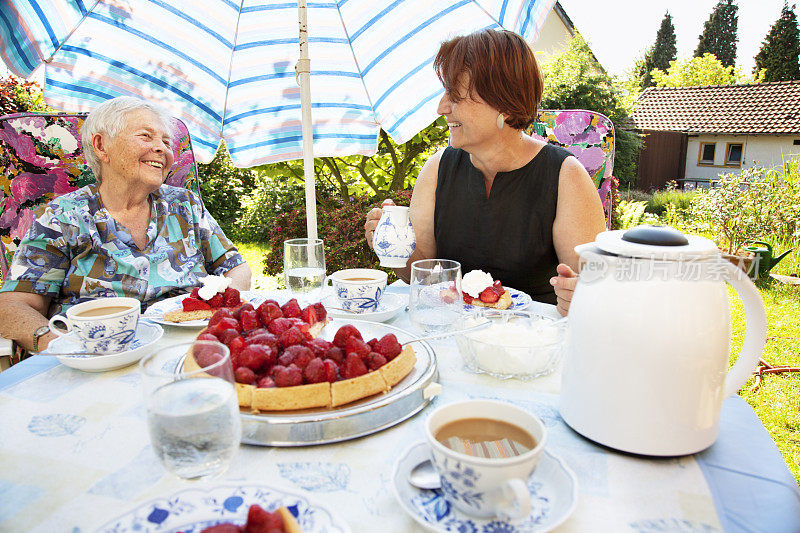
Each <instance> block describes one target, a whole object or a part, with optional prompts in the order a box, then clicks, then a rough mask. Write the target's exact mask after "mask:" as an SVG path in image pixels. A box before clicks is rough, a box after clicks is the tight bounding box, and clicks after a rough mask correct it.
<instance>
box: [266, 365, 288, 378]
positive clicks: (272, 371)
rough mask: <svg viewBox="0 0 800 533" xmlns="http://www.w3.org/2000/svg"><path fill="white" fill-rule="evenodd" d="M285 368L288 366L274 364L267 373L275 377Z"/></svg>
mask: <svg viewBox="0 0 800 533" xmlns="http://www.w3.org/2000/svg"><path fill="white" fill-rule="evenodd" d="M284 368H286V367H285V366H283V365H272V368H270V369H269V370H268V371H267V375H268V376H270V377H271V378H273V379H275V376H276V375H277V374H278V372H280V371H281V370H283V369H284Z"/></svg>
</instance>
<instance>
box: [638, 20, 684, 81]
mask: <svg viewBox="0 0 800 533" xmlns="http://www.w3.org/2000/svg"><path fill="white" fill-rule="evenodd" d="M677 57H678V48H677V46H676V45H675V26H674V25H673V24H672V15H670V14H669V11H667V12H666V14H665V15H664V18H663V19H662V20H661V27H659V28H658V32H657V33H656V41H655V43H653V46H651V47H650V49H649V50H648V51H647V53H645V55H644V58H643V59H642V60H641V61H640V62H639V63H638V64H637V68H639V69H640V76H641V79H642V89H645V88H647V87H652V86H653V85H655V83H654V82H653V78H652V76H651V74H650V72H651V71H652V70H653V69H654V68H657V69H661V70H667V69H668V68H669V62H670V61H675V59H677Z"/></svg>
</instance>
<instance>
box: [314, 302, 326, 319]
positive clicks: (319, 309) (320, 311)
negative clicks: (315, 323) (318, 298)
mask: <svg viewBox="0 0 800 533" xmlns="http://www.w3.org/2000/svg"><path fill="white" fill-rule="evenodd" d="M312 305H313V307H314V311H316V313H317V320H319V321H320V322H322V321H323V320H325V319H326V318H328V310H327V309H325V306H324V305H322V302H317V303H315V304H312Z"/></svg>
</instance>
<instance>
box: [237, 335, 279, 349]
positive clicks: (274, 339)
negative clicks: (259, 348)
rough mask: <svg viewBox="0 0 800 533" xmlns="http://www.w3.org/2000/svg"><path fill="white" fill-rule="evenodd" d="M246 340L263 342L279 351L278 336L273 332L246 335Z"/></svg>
mask: <svg viewBox="0 0 800 533" xmlns="http://www.w3.org/2000/svg"><path fill="white" fill-rule="evenodd" d="M244 341H245V342H246V343H247V344H263V345H265V346H269V347H270V348H272V349H273V350H275V353H278V348H279V343H278V336H277V335H273V334H272V333H268V332H264V333H259V334H258V335H251V336H249V337H245V339H244Z"/></svg>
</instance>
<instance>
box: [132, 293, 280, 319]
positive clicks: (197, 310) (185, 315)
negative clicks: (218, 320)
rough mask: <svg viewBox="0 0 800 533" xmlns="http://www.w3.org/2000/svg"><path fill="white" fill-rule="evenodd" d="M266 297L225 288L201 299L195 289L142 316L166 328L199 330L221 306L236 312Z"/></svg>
mask: <svg viewBox="0 0 800 533" xmlns="http://www.w3.org/2000/svg"><path fill="white" fill-rule="evenodd" d="M267 298H269V295H268V294H265V293H262V292H258V291H243V292H239V291H238V290H236V289H234V288H232V287H228V288H226V289H225V290H224V292H219V293H217V294H215V295H214V296H213V297H212V298H211V299H209V300H204V299H203V298H201V297H200V295H199V294H198V288H197V287H195V288H194V289H192V292H191V293H189V294H181V295H179V296H173V297H172V298H167V299H165V300H161V301H160V302H156V303H154V304H153V305H151V306H150V307H148V308H147V310H146V311H145V312H144V314H143V315H142V316H143V317H144V318H146V319H148V320H150V321H151V322H157V323H159V324H163V325H166V326H182V327H190V328H202V327H205V326H207V325H208V319H209V318H211V315H213V314H214V312H215V311H217V310H218V309H221V308H223V307H226V308H229V309H235V308H237V307H240V306H241V305H242V304H243V303H249V304H252V305H253V307H258V306H259V305H260V304H261V302H263V301H264V300H266V299H267Z"/></svg>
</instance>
